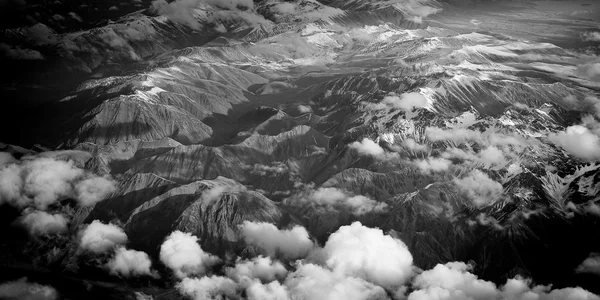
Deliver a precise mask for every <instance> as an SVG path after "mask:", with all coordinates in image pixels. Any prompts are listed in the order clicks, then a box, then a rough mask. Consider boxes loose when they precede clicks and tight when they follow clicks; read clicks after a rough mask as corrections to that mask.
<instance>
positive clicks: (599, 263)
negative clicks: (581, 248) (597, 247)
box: [575, 253, 600, 275]
mask: <svg viewBox="0 0 600 300" xmlns="http://www.w3.org/2000/svg"><path fill="white" fill-rule="evenodd" d="M575 272H577V273H591V274H597V275H600V253H591V254H590V255H589V256H588V257H587V258H586V259H585V260H584V261H583V262H582V263H581V264H580V265H579V266H578V267H577V269H575Z"/></svg>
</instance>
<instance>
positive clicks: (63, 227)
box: [21, 210, 68, 235]
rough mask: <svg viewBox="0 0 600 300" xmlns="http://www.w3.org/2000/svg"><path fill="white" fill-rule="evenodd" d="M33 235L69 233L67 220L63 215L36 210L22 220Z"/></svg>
mask: <svg viewBox="0 0 600 300" xmlns="http://www.w3.org/2000/svg"><path fill="white" fill-rule="evenodd" d="M21 223H22V224H23V225H24V226H25V227H26V228H27V230H28V231H29V233H30V234H31V235H50V234H56V233H62V232H65V231H67V224H68V221H67V219H66V218H65V217H64V216H63V215H61V214H49V213H47V212H44V211H39V210H34V211H32V212H27V213H26V215H25V216H23V217H22V218H21Z"/></svg>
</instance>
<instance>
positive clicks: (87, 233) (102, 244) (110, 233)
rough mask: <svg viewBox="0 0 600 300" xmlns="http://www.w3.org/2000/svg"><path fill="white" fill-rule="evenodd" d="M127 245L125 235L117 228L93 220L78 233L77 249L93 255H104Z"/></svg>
mask: <svg viewBox="0 0 600 300" xmlns="http://www.w3.org/2000/svg"><path fill="white" fill-rule="evenodd" d="M125 243H127V235H126V234H125V232H123V229H121V228H120V227H119V226H117V225H114V224H103V223H102V222H100V221H98V220H94V221H93V222H92V223H91V224H89V225H87V226H86V227H85V228H84V229H82V230H80V231H79V248H81V249H83V250H86V251H90V252H93V253H105V252H106V251H108V250H111V249H112V248H114V247H115V246H117V245H122V244H125Z"/></svg>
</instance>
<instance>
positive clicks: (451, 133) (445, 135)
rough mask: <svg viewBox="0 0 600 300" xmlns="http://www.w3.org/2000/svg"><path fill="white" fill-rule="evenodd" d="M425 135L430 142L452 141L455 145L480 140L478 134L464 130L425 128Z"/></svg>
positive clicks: (479, 134)
mask: <svg viewBox="0 0 600 300" xmlns="http://www.w3.org/2000/svg"><path fill="white" fill-rule="evenodd" d="M425 134H426V135H427V138H428V139H429V140H430V141H432V142H438V141H452V142H455V143H463V142H466V141H479V140H480V139H481V133H480V132H477V131H474V130H470V129H465V128H450V129H441V128H437V127H427V128H425Z"/></svg>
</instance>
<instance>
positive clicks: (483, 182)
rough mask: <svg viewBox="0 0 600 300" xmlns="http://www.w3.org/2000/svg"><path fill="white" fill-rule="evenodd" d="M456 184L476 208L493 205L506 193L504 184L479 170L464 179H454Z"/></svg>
mask: <svg viewBox="0 0 600 300" xmlns="http://www.w3.org/2000/svg"><path fill="white" fill-rule="evenodd" d="M454 184H456V186H457V187H458V188H460V189H461V190H462V191H464V192H465V193H466V194H467V196H468V197H469V199H470V200H471V201H472V202H473V204H475V205H476V206H483V205H486V204H490V203H493V202H494V201H496V200H497V199H498V198H500V196H501V195H502V193H503V192H504V189H503V187H502V184H500V183H499V182H497V181H494V180H493V179H491V178H490V177H489V176H488V175H487V174H485V173H483V172H481V171H479V170H473V171H471V172H470V173H469V174H468V175H467V176H466V177H464V178H461V179H454Z"/></svg>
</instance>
